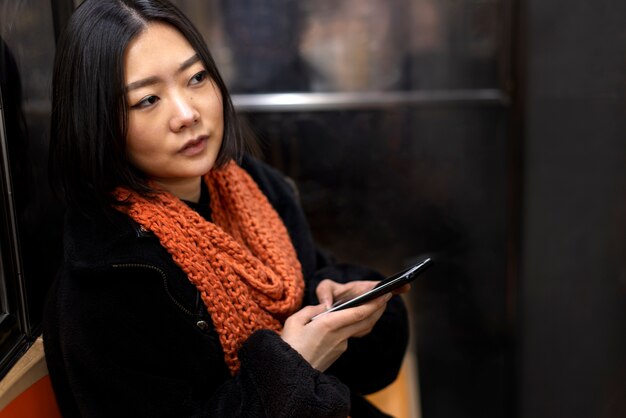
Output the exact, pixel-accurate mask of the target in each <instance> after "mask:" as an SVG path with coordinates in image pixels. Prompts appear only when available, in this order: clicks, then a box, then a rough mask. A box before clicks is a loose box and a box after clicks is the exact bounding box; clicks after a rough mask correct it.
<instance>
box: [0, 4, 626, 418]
mask: <svg viewBox="0 0 626 418" xmlns="http://www.w3.org/2000/svg"><path fill="white" fill-rule="evenodd" d="M80 3H81V1H80V0H0V81H1V84H0V90H1V97H0V99H1V101H0V224H1V226H2V228H1V234H0V377H1V378H2V382H1V383H0V392H1V393H0V418H2V417H5V418H6V417H13V416H22V417H25V416H31V417H55V416H60V415H59V413H58V411H57V410H56V409H55V404H54V397H53V393H52V390H51V387H50V384H49V381H48V380H46V365H45V361H44V359H43V354H42V353H43V352H42V344H45V341H43V342H42V339H41V332H42V329H41V324H42V315H43V306H44V302H45V298H46V293H47V290H48V288H49V286H50V284H51V282H52V281H53V279H54V277H55V272H56V270H57V266H58V263H59V260H60V257H61V252H62V218H63V208H62V206H61V204H60V203H59V202H58V200H57V199H56V198H55V196H54V195H53V193H52V192H51V190H50V187H49V182H48V171H47V170H48V152H47V151H48V138H49V126H50V112H51V104H50V103H51V78H52V63H53V59H54V53H55V45H56V40H57V38H58V36H59V33H60V31H61V30H62V28H63V27H64V25H65V23H66V22H67V21H68V19H69V17H70V15H71V14H72V12H73V10H74V9H75V8H76V7H78V6H79V4H80ZM173 3H175V4H176V5H177V6H178V7H179V8H180V9H181V10H183V12H185V14H187V15H188V16H190V17H191V19H192V20H193V23H194V24H195V25H197V27H198V28H199V29H200V31H201V32H202V34H203V36H204V38H205V40H206V42H207V44H208V46H209V48H210V50H211V52H212V54H213V56H214V58H215V60H216V62H217V65H218V68H219V69H220V71H221V74H222V76H223V78H224V80H225V82H226V84H227V86H228V89H229V91H230V93H231V94H232V97H233V103H234V105H235V108H236V110H237V112H238V114H239V115H240V116H241V117H242V119H243V120H244V121H245V123H246V126H247V129H249V130H250V132H252V133H253V134H254V135H255V137H256V138H257V140H258V144H259V148H260V152H261V155H262V158H263V159H264V160H265V161H266V162H267V163H269V164H270V165H271V166H273V167H276V168H277V169H279V170H280V171H281V172H282V173H284V174H285V175H286V176H288V177H289V178H291V179H293V181H294V182H295V184H296V185H297V189H298V192H299V198H300V200H301V205H302V207H303V209H304V211H305V213H306V215H307V219H308V221H309V223H310V226H311V230H312V232H313V234H314V237H315V240H316V242H317V244H318V245H319V247H320V248H322V249H323V250H324V251H326V252H328V253H330V254H332V255H333V256H334V257H336V258H337V259H340V260H345V261H348V262H355V263H359V264H367V265H369V266H371V267H373V268H375V269H377V270H378V271H380V272H382V273H383V274H391V273H393V272H395V271H398V270H400V269H402V268H405V267H407V266H409V265H411V263H412V262H414V261H415V260H417V259H418V258H419V257H420V256H422V255H424V254H433V255H435V256H436V257H437V260H438V262H437V263H436V264H435V265H434V266H433V267H432V268H431V269H429V270H428V271H427V272H425V273H424V274H423V275H421V276H420V277H419V279H418V280H416V281H415V282H414V283H413V285H412V288H411V290H410V292H409V293H408V294H406V295H404V296H403V298H404V301H405V303H406V305H407V307H408V309H409V314H410V325H411V326H410V331H411V335H410V344H409V350H408V352H407V354H406V358H405V361H404V365H403V367H402V371H401V373H400V376H399V377H398V379H397V380H396V382H395V383H393V384H392V385H391V386H390V387H389V388H387V389H385V390H383V391H382V392H380V393H376V394H373V395H370V399H371V400H372V402H374V403H376V404H377V405H378V406H379V407H380V408H381V409H382V410H384V411H385V412H387V413H388V414H390V415H392V416H396V417H406V418H444V417H445V418H448V417H454V418H469V417H480V418H502V417H512V418H522V417H524V418H525V417H529V418H530V417H533V418H544V417H545V418H548V417H550V418H554V417H568V418H588V417H596V418H618V417H626V396H624V394H625V393H626V354H625V353H626V53H625V52H626V24H625V23H626V2H624V1H622V0H596V1H593V2H590V1H586V0H570V1H566V0H554V1H550V2H545V1H541V0H525V1H524V0H300V1H296V0H254V1H253V0H205V1H195V0H173ZM29 370H30V371H29ZM27 371H29V373H30V374H31V375H32V376H31V378H30V380H28V381H27V382H26V381H24V374H27ZM29 390H31V393H30V398H23V396H24V395H25V394H27V392H28V391H29ZM20 399H22V401H21V402H22V404H21V405H17V406H16V403H17V402H19V401H20ZM24 399H25V400H24ZM24 402H25V403H24ZM34 403H37V405H39V406H38V409H37V410H33V409H32V405H33V404H34ZM24 405H30V407H29V406H24ZM20 408H22V409H20ZM27 409H29V411H30V412H28V413H27V412H24V411H26V410H27ZM11 411H13V412H11ZM15 411H18V412H15ZM19 411H22V412H19ZM11 414H13V415H11ZM16 414H17V415H16Z"/></svg>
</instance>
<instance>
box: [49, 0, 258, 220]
mask: <svg viewBox="0 0 626 418" xmlns="http://www.w3.org/2000/svg"><path fill="white" fill-rule="evenodd" d="M155 21H158V22H162V23H165V24H169V25H171V26H172V27H174V28H176V29H177V30H178V31H179V32H180V33H182V35H183V36H184V37H185V38H186V39H187V41H188V42H189V44H190V45H191V46H192V47H193V49H194V50H195V51H196V53H197V54H198V56H199V57H200V60H201V61H202V63H203V64H204V66H205V68H206V70H207V72H208V73H209V76H210V77H211V78H212V79H213V81H214V82H215V84H216V85H217V87H218V88H219V90H220V92H221V95H222V99H223V100H222V102H223V115H224V133H223V139H222V145H221V148H220V150H219V153H218V156H217V160H216V162H215V165H216V166H217V167H220V166H223V165H224V164H225V163H226V162H228V161H229V160H230V159H235V160H240V158H241V156H242V154H243V152H244V149H245V147H246V140H245V138H244V135H243V133H242V129H241V128H240V125H239V123H238V121H237V117H236V114H235V111H234V107H233V104H232V102H231V99H230V95H229V94H228V91H227V88H226V85H225V84H224V81H223V80H222V78H221V76H220V74H219V72H218V70H217V67H216V65H215V62H214V61H213V58H212V56H211V54H210V52H209V50H208V48H207V46H206V43H205V41H204V40H203V38H202V35H201V34H200V33H199V32H198V30H197V29H196V28H195V26H194V25H193V24H192V23H191V21H190V20H189V19H188V18H187V17H186V16H185V15H184V14H183V13H182V12H181V11H180V10H179V9H177V8H176V7H175V6H174V5H172V4H171V3H169V2H168V1H167V0H86V1H85V2H84V3H82V4H81V5H80V6H79V7H78V8H77V9H76V11H75V12H74V14H73V15H72V17H71V18H70V20H69V22H68V24H67V26H66V28H65V30H64V31H63V33H62V34H61V37H60V38H59V43H58V45H57V53H56V56H55V62H54V72H53V81H52V116H51V117H52V119H51V124H50V155H49V158H50V177H51V182H52V185H53V187H54V189H55V190H56V191H57V192H58V194H59V195H60V197H61V198H62V200H63V201H64V203H65V204H67V205H69V206H73V207H79V208H82V209H85V210H87V209H89V208H103V207H109V206H110V205H115V204H118V203H119V202H117V201H116V200H115V198H114V197H113V195H112V191H113V190H114V189H115V188H116V187H118V186H123V187H127V188H129V189H131V190H134V191H136V192H138V193H140V194H142V195H144V196H149V195H150V194H151V193H152V192H153V190H152V189H151V188H150V187H149V183H148V179H147V178H146V176H145V175H144V174H143V173H141V172H140V171H139V170H137V169H136V168H134V167H133V166H132V165H131V163H130V162H129V160H128V158H127V156H126V133H127V123H128V103H127V98H126V94H125V88H124V54H125V51H126V48H127V46H128V45H129V43H130V42H131V41H132V40H133V39H134V38H135V37H136V36H137V35H139V34H140V33H141V32H142V31H144V30H145V28H146V27H147V26H148V24H149V23H150V22H155Z"/></svg>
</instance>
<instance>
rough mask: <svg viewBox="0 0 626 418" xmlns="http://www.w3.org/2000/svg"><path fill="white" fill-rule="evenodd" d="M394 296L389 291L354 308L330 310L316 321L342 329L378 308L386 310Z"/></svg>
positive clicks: (338, 329) (362, 319)
mask: <svg viewBox="0 0 626 418" xmlns="http://www.w3.org/2000/svg"><path fill="white" fill-rule="evenodd" d="M392 296H393V295H392V294H391V293H387V294H384V295H382V296H379V297H377V298H376V299H373V300H371V301H369V302H367V303H364V304H363V305H360V306H356V307H354V308H348V309H343V310H340V311H336V312H329V313H328V314H325V315H323V316H321V317H319V318H317V319H316V320H315V321H318V320H323V321H324V322H325V323H326V325H327V326H328V327H330V328H334V329H336V330H337V331H341V330H342V329H344V328H348V327H350V326H352V325H354V324H355V323H358V322H361V321H365V320H367V318H368V317H370V316H371V315H373V314H374V313H375V312H376V311H377V310H378V309H381V308H382V309H383V310H384V308H385V307H386V306H387V302H388V301H389V299H390V298H391V297H392Z"/></svg>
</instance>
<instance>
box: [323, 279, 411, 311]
mask: <svg viewBox="0 0 626 418" xmlns="http://www.w3.org/2000/svg"><path fill="white" fill-rule="evenodd" d="M378 283H379V282H377V281H373V280H357V281H354V282H348V283H337V282H335V281H332V280H330V279H326V280H322V281H321V282H320V284H319V285H318V286H317V288H316V289H315V294H316V295H317V299H318V300H319V302H320V304H322V305H324V306H326V307H327V308H330V306H331V305H332V304H333V303H335V302H336V301H338V300H341V299H347V298H350V297H354V296H358V295H360V294H361V293H364V292H367V291H368V290H370V289H372V288H373V287H374V286H376V285H377V284H378ZM409 289H411V285H410V284H405V285H404V286H402V287H400V288H398V289H396V290H394V291H393V293H394V294H396V295H397V294H400V293H406V292H408V291H409Z"/></svg>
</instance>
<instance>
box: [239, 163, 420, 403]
mask: <svg viewBox="0 0 626 418" xmlns="http://www.w3.org/2000/svg"><path fill="white" fill-rule="evenodd" d="M243 166H244V168H245V169H246V170H248V172H249V173H250V174H251V175H252V177H253V178H254V179H255V181H256V182H257V184H259V187H260V188H261V190H262V191H263V192H264V193H265V194H266V196H267V197H268V199H269V200H270V202H271V203H272V205H273V206H274V208H275V209H276V211H277V212H278V213H279V215H280V216H281V218H282V219H283V222H284V223H285V225H286V226H287V229H288V231H289V234H290V236H291V239H292V242H293V243H294V246H295V248H296V251H297V252H298V257H299V259H300V262H301V264H302V268H303V272H304V277H305V278H306V280H307V283H306V286H307V287H306V288H307V292H306V296H305V301H304V303H305V304H317V303H318V300H317V297H316V296H315V289H316V287H317V285H318V284H319V283H320V281H322V280H324V279H332V280H335V281H337V282H341V283H346V282H349V281H356V280H382V279H383V276H382V275H381V274H380V273H378V272H376V271H374V270H372V269H370V268H367V267H364V266H359V265H354V264H345V263H337V262H336V260H335V259H334V258H333V256H332V255H331V254H329V253H326V252H324V251H322V250H320V249H319V248H318V247H317V246H316V245H315V242H314V240H313V237H312V234H311V231H310V228H309V225H308V222H307V220H306V217H305V215H304V211H303V209H302V207H301V206H300V202H299V199H298V196H297V193H295V192H294V189H293V186H292V185H291V184H290V183H289V182H288V181H286V180H285V178H284V176H283V175H282V174H281V173H279V172H278V171H277V170H275V169H273V168H271V167H269V166H267V165H265V164H263V163H261V162H259V161H256V160H253V159H249V158H248V159H247V160H245V161H244V165H243ZM408 337H409V325H408V315H407V311H406V308H405V306H404V303H403V301H402V298H401V297H399V296H396V297H394V298H392V299H391V300H390V302H389V303H388V307H387V309H386V311H385V313H384V314H383V316H382V317H381V319H380V320H379V321H378V323H377V324H376V326H375V327H374V329H373V330H372V332H371V333H370V334H369V335H367V336H365V337H363V338H353V339H351V340H350V341H349V343H348V350H347V351H346V352H345V353H344V354H343V355H342V357H341V358H340V359H339V360H338V361H337V362H335V364H334V365H333V366H332V367H331V368H330V369H329V370H328V371H327V373H329V374H334V375H336V376H337V377H339V378H340V380H341V381H342V382H344V383H346V384H347V385H348V386H349V387H350V388H351V389H353V390H355V391H357V392H359V393H361V394H368V393H372V392H375V391H377V390H380V389H382V388H384V387H385V386H387V385H389V384H390V383H391V382H393V381H394V380H395V378H396V377H397V375H398V373H399V371H400V367H401V365H402V361H403V359H404V353H405V352H406V348H407V345H408V339H409V338H408Z"/></svg>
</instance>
